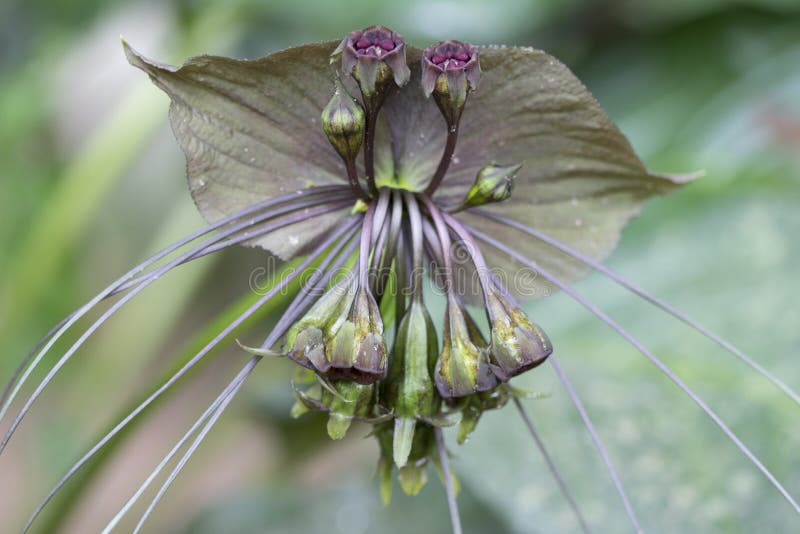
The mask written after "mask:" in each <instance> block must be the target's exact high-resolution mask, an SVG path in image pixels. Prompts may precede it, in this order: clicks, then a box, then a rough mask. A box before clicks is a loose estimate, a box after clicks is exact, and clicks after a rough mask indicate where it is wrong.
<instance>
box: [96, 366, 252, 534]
mask: <svg viewBox="0 0 800 534" xmlns="http://www.w3.org/2000/svg"><path fill="white" fill-rule="evenodd" d="M259 361H261V356H253V358H251V359H250V361H248V362H247V364H246V365H245V366H244V368H242V370H241V371H239V375H237V377H236V378H235V379H234V381H233V382H231V383H230V384H229V385H228V388H230V391H229V392H228V393H227V395H225V396H224V397H223V398H222V399H221V400H220V403H219V405H218V406H217V407H216V408H215V409H214V412H213V413H212V414H211V416H210V418H209V419H208V421H207V422H206V424H205V426H203V428H202V429H201V430H200V433H199V434H198V435H197V437H196V438H195V439H194V441H193V442H192V444H191V445H189V448H188V449H187V450H186V452H185V453H184V454H183V456H182V457H181V459H180V460H179V461H178V464H177V465H176V466H175V468H174V469H173V470H172V472H171V473H170V474H169V477H167V480H165V481H164V483H163V484H162V485H161V487H160V488H159V490H158V493H157V494H156V495H155V497H153V499H152V500H151V501H150V504H149V505H148V506H147V510H145V511H144V513H143V514H142V517H141V518H140V519H139V522H138V523H137V524H136V528H134V530H133V532H134V534H135V533H137V532H139V531H140V530H141V529H142V526H143V525H144V523H145V521H146V520H147V518H148V517H150V514H151V513H152V512H153V510H154V509H155V507H156V505H157V504H158V502H159V501H160V500H161V498H162V497H163V496H164V493H166V491H167V489H169V487H170V485H172V483H173V482H174V481H175V478H177V476H178V474H179V473H180V472H181V470H182V469H183V468H184V466H185V465H186V463H187V462H188V461H189V459H190V458H191V457H192V455H194V453H195V451H196V450H197V447H199V446H200V443H202V441H203V439H205V437H206V435H207V434H208V432H209V431H210V430H211V429H212V428H213V426H214V424H215V423H216V422H217V419H219V418H220V416H221V415H222V413H223V412H224V411H225V408H227V407H228V404H230V402H231V401H232V400H233V397H234V396H236V393H238V391H239V389H240V388H241V387H242V385H243V384H244V381H245V379H246V378H247V376H248V375H249V374H250V373H251V372H252V370H253V368H254V367H255V366H256V365H257V364H258V362H259ZM240 377H241V378H240ZM228 388H226V389H228ZM198 423H200V421H198ZM196 424H197V423H196ZM193 429H194V426H193V427H192V429H190V431H189V432H188V433H187V434H186V435H185V436H184V437H183V438H182V439H181V443H180V445H182V444H183V442H184V441H185V440H186V439H188V438H189V437H190V436H191V434H192V433H193V432H194V430H193ZM177 448H179V447H177ZM177 448H176V449H173V451H170V457H171V455H172V454H174V452H176V451H177ZM169 459H170V458H169V457H165V458H164V460H162V463H166V462H168V461H169ZM160 468H161V464H159V468H158V469H159V470H160ZM155 474H157V472H155ZM104 532H106V531H104Z"/></svg>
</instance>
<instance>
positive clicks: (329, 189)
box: [0, 186, 348, 452]
mask: <svg viewBox="0 0 800 534" xmlns="http://www.w3.org/2000/svg"><path fill="white" fill-rule="evenodd" d="M313 191H314V192H313V193H304V194H298V193H294V194H289V195H283V196H280V197H276V198H274V199H271V200H268V201H264V202H260V203H258V204H254V205H253V206H250V207H248V208H245V209H243V210H241V211H239V212H237V213H234V214H232V215H229V216H227V217H224V218H222V219H220V220H219V221H216V222H215V223H213V224H211V225H209V226H206V227H205V228H202V229H200V230H197V231H195V232H193V233H191V234H190V235H188V236H186V237H185V238H183V239H180V240H178V241H177V242H175V243H173V244H172V245H170V246H168V247H166V248H165V249H163V250H161V251H160V252H158V253H156V254H155V255H153V256H151V257H150V258H148V259H147V260H145V261H144V262H142V263H140V264H139V265H137V266H136V267H134V268H133V269H131V270H129V271H128V272H127V273H126V274H124V275H123V276H122V277H120V278H119V279H117V280H116V281H115V282H113V283H112V284H110V285H109V286H107V287H106V288H105V289H104V290H103V291H101V292H100V293H98V294H97V295H96V296H95V297H94V298H93V299H91V300H90V301H89V302H87V303H86V304H84V305H83V306H82V307H80V308H78V309H77V310H75V311H74V312H72V313H71V314H70V315H68V316H67V317H66V318H65V321H62V322H61V323H59V324H60V325H61V326H60V327H58V328H55V329H54V330H55V331H54V333H53V334H52V337H51V336H50V332H49V333H48V335H46V336H44V337H43V338H42V339H41V340H40V342H39V343H37V345H40V344H41V343H42V342H44V341H45V340H46V339H48V338H50V339H49V341H47V344H46V345H45V346H44V347H43V348H42V350H40V351H39V353H38V354H37V355H36V357H35V358H33V362H32V363H31V365H29V366H28V367H27V368H26V369H25V371H24V373H22V370H21V369H22V367H23V366H24V365H23V366H20V369H19V372H15V373H14V375H13V376H12V377H11V380H10V381H9V383H8V385H7V386H6V391H4V394H3V403H2V407H0V420H2V418H3V417H4V416H5V413H6V411H7V410H8V408H9V406H10V405H11V402H13V400H14V398H15V397H16V395H17V393H18V392H19V389H20V388H21V386H22V384H23V383H24V382H25V380H26V379H27V377H28V376H29V375H30V373H31V372H32V371H33V369H34V368H35V367H36V366H37V365H38V363H39V361H40V360H41V359H42V358H43V357H44V355H45V354H46V353H47V352H48V351H49V350H50V348H51V347H52V346H53V345H54V344H55V342H56V341H57V340H58V339H59V338H60V337H61V336H62V335H63V334H64V333H65V332H66V331H67V330H68V329H69V328H70V327H71V326H72V325H73V324H75V322H77V321H78V320H79V319H80V318H81V317H82V316H83V315H85V314H86V313H88V312H89V311H90V310H91V309H92V308H93V307H94V306H95V305H96V304H97V303H99V302H100V301H102V300H104V299H105V298H107V297H109V296H111V295H112V294H114V293H115V292H116V291H117V290H118V289H120V287H121V286H123V285H124V284H125V283H126V282H127V281H129V280H130V279H131V278H133V277H134V276H135V275H137V274H138V273H140V272H142V271H143V270H144V269H146V268H147V267H149V266H150V265H152V264H154V263H155V262H157V261H159V260H160V259H162V258H164V257H166V256H167V255H169V254H171V253H172V252H174V251H176V250H178V249H179V248H180V247H182V246H184V245H185V244H187V243H190V242H192V241H194V240H195V239H197V238H199V237H201V236H203V235H205V234H208V233H210V232H212V231H214V230H216V229H219V228H221V227H223V226H226V225H228V224H230V223H232V222H234V221H236V220H238V219H241V218H243V217H247V216H249V215H251V214H253V213H256V212H258V211H261V210H264V209H266V208H269V207H274V206H280V205H281V204H284V203H287V202H295V201H297V200H299V199H302V198H303V197H308V196H312V197H313V196H315V195H317V194H332V193H336V192H337V191H338V192H345V191H348V190H347V188H343V187H342V186H326V187H320V188H319V189H315V190H313ZM249 224H250V223H245V224H244V225H242V224H238V225H235V226H233V227H232V228H230V229H228V230H227V231H225V232H222V233H221V234H220V235H219V236H217V237H216V238H214V239H210V240H207V241H206V242H205V245H206V246H208V245H211V244H214V243H216V242H218V241H221V240H222V239H224V238H225V237H227V236H228V235H232V234H234V233H236V232H237V231H239V230H241V229H243V228H246V227H247V226H249ZM204 248H205V246H201V247H195V248H194V249H193V251H195V252H197V251H200V250H202V249H204ZM190 257H192V254H184V255H183V256H181V258H179V261H178V262H176V264H178V263H181V262H183V261H185V260H186V259H188V258H190ZM166 270H168V269H164V268H163V267H162V268H161V270H157V272H154V273H150V274H148V275H147V277H148V279H149V278H150V277H158V276H159V275H160V273H162V272H165V271H166ZM153 279H154V278H153ZM120 290H121V289H120ZM51 332H52V331H51ZM31 357H32V356H31V355H28V356H27V357H26V358H24V359H23V364H25V363H27V361H30V360H31ZM20 373H22V376H21V378H20V377H19V375H20ZM18 378H20V379H19V382H17V379H18ZM15 382H17V383H16V386H14V383H15ZM12 387H13V390H12V389H11V388H12ZM9 390H11V392H10V393H8V391H9ZM0 452H2V446H0Z"/></svg>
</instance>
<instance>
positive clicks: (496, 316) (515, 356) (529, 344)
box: [486, 288, 553, 382]
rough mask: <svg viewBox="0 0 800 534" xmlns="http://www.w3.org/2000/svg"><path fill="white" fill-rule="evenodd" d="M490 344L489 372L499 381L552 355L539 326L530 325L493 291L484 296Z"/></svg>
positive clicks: (509, 301)
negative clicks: (489, 325) (488, 322)
mask: <svg viewBox="0 0 800 534" xmlns="http://www.w3.org/2000/svg"><path fill="white" fill-rule="evenodd" d="M486 307H487V312H488V315H489V317H490V323H491V329H492V342H491V345H490V347H489V359H490V362H491V369H492V372H493V373H494V374H495V376H497V378H499V379H500V380H502V381H503V382H506V381H508V380H509V379H510V378H511V377H513V376H516V375H518V374H520V373H523V372H525V371H527V370H528V369H532V368H534V367H536V366H537V365H539V364H541V363H542V362H544V361H545V360H546V359H547V357H548V356H550V354H551V353H552V352H553V345H552V344H551V343H550V340H549V339H548V338H547V335H546V334H545V333H544V332H543V331H542V329H541V328H539V326H537V325H535V324H533V323H531V321H530V320H529V319H528V317H527V315H525V312H523V311H522V310H521V309H520V307H519V306H518V305H517V304H516V303H515V302H514V301H513V299H512V298H511V296H510V295H508V294H506V293H505V292H504V291H502V290H499V289H497V288H494V289H491V290H490V291H488V293H487V295H486Z"/></svg>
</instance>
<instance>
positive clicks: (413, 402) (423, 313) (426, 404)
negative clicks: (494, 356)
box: [383, 299, 439, 467]
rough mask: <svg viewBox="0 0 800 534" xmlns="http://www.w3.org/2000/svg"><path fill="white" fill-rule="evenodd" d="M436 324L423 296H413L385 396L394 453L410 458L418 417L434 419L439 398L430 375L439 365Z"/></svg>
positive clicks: (399, 460) (401, 459)
mask: <svg viewBox="0 0 800 534" xmlns="http://www.w3.org/2000/svg"><path fill="white" fill-rule="evenodd" d="M437 352H438V342H437V340H436V328H435V327H434V325H433V321H432V320H431V317H430V315H429V314H428V310H427V309H425V305H424V304H423V303H422V301H421V299H412V301H411V306H410V307H409V309H408V311H407V312H406V314H405V315H404V316H403V319H402V320H401V321H400V326H399V327H398V330H397V337H396V340H395V346H394V351H393V352H392V359H391V362H390V365H389V373H388V376H387V379H386V381H385V382H384V394H383V398H384V399H385V402H386V403H387V406H388V407H389V408H391V409H392V410H393V412H394V414H395V417H396V419H395V427H394V443H393V457H394V462H395V464H396V465H397V467H403V466H404V465H406V462H407V461H408V456H409V454H410V452H411V447H412V443H413V439H414V428H415V426H416V423H417V419H418V418H423V419H431V418H433V417H434V416H435V415H436V413H437V412H438V408H439V406H438V405H439V402H438V397H437V396H436V391H435V389H434V384H433V379H432V378H431V376H432V374H433V372H434V368H435V365H436V356H437Z"/></svg>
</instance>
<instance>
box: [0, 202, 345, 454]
mask: <svg viewBox="0 0 800 534" xmlns="http://www.w3.org/2000/svg"><path fill="white" fill-rule="evenodd" d="M348 203H349V202H348V201H343V203H335V204H330V205H327V206H323V207H320V208H316V209H315V210H310V211H308V212H302V213H297V214H293V215H290V216H287V217H286V218H284V219H279V220H277V221H275V222H274V223H271V224H270V225H268V226H269V228H270V229H271V230H276V229H278V228H282V227H284V226H289V225H291V224H294V223H296V222H298V221H300V220H305V219H308V218H310V217H314V216H317V215H322V214H324V213H329V212H332V211H336V210H339V209H341V208H343V207H344V206H345V205H346V204H348ZM270 216H271V215H270ZM265 217H268V216H265ZM252 224H253V222H252V221H247V222H245V223H242V224H239V225H236V226H235V227H234V229H232V230H227V231H226V232H223V233H221V234H220V235H218V236H216V237H214V238H212V239H209V240H207V241H206V242H205V246H203V248H205V247H206V246H208V245H209V244H213V243H215V242H217V241H220V240H222V239H224V238H225V237H227V236H228V235H231V234H233V233H236V232H238V231H240V230H242V229H243V228H246V227H247V226H250V225H252ZM203 248H199V249H198V248H197V247H196V248H195V249H193V250H191V251H189V252H186V253H184V254H183V255H181V256H179V257H178V258H176V259H174V260H172V261H171V262H169V263H168V264H167V265H165V266H163V267H160V268H159V269H157V270H156V271H155V272H154V273H153V275H152V277H150V278H148V279H147V280H145V281H144V282H143V283H142V284H140V285H138V286H137V287H135V288H133V289H132V290H131V291H130V292H129V293H127V294H125V296H124V297H122V298H121V299H120V300H118V301H117V302H115V303H114V305H113V306H111V307H110V308H109V309H108V310H106V311H105V312H104V313H103V314H102V315H101V316H100V317H99V318H98V319H97V320H96V321H95V322H94V323H92V325H91V326H89V328H87V329H86V330H85V331H84V332H83V333H82V334H81V336H80V337H79V338H78V340H77V341H75V343H73V344H72V345H71V346H70V348H69V349H68V350H67V351H66V352H65V353H64V355H63V356H61V358H60V359H59V360H58V362H56V364H55V365H54V366H53V367H52V368H51V369H50V371H48V373H47V375H46V376H45V377H44V378H43V379H42V381H41V382H40V383H39V385H38V386H37V387H36V389H35V390H34V392H33V393H32V394H31V395H30V397H29V398H28V400H27V401H26V402H25V404H24V405H23V407H22V408H21V409H20V411H19V412H18V414H17V416H16V418H15V419H14V421H13V422H12V423H11V426H10V427H9V429H8V431H7V432H6V434H5V436H4V437H3V440H2V442H0V453H2V452H3V450H4V449H5V446H6V445H7V444H8V441H9V439H11V436H12V435H13V434H14V432H15V431H16V429H17V427H18V426H19V424H20V423H21V422H22V419H23V418H24V417H25V415H26V414H27V413H28V411H29V410H30V408H31V406H32V405H33V403H34V402H35V400H36V399H37V398H38V397H39V395H41V393H42V391H43V390H44V388H45V387H46V386H47V385H48V384H49V383H50V381H51V380H52V379H53V377H54V376H55V375H56V373H57V372H58V371H59V370H60V369H61V367H63V366H64V365H65V364H66V363H67V362H68V361H69V360H70V358H71V357H72V355H73V354H74V353H75V352H76V351H77V350H78V348H80V347H81V345H83V343H84V342H85V341H86V339H88V338H89V336H91V335H92V333H94V332H95V331H96V330H97V329H98V328H99V327H100V326H101V325H102V324H103V323H104V322H105V321H106V320H108V318H109V317H111V316H112V315H113V314H114V313H115V312H116V311H117V310H119V309H120V308H121V307H122V306H124V305H125V303H127V302H128V301H130V300H131V299H132V298H133V297H134V296H136V295H137V294H138V293H139V292H141V291H142V290H143V289H144V288H145V287H147V286H148V285H150V284H151V283H152V282H154V281H155V280H157V279H158V278H159V276H161V274H163V273H164V272H166V271H167V270H169V269H171V268H173V267H175V266H176V265H178V264H179V263H180V262H181V261H183V260H185V259H186V258H189V257H191V255H193V254H194V253H196V252H197V251H198V250H202V249H203ZM76 319H77V317H73V319H71V320H70V321H74V320H76ZM68 325H69V322H68V323H67V324H65V325H64V326H63V327H62V330H60V331H59V333H58V334H56V335H55V336H54V337H53V338H51V339H50V341H49V342H48V344H47V345H46V346H45V347H44V348H43V349H42V350H41V351H40V353H39V355H38V356H37V358H36V359H34V361H33V362H31V365H30V366H29V367H28V369H27V370H26V372H25V374H24V375H23V376H22V377H21V378H20V380H19V382H18V383H17V385H16V387H15V389H14V391H13V392H12V393H11V395H10V396H9V398H8V403H9V404H10V402H11V401H13V399H14V396H15V395H16V393H17V392H18V391H19V389H20V388H21V387H22V384H23V383H24V382H25V379H26V378H27V377H28V376H30V373H31V372H32V371H33V368H34V367H35V366H36V365H37V364H38V362H39V361H41V358H42V357H43V356H44V354H45V353H46V352H47V350H49V348H50V347H52V345H53V344H54V343H55V341H56V340H57V339H58V337H59V336H60V334H61V333H63V331H64V329H66V327H67V326H68ZM0 415H1V414H0Z"/></svg>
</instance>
